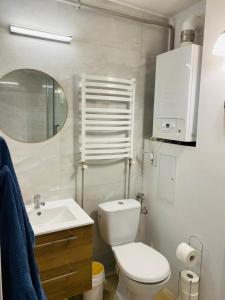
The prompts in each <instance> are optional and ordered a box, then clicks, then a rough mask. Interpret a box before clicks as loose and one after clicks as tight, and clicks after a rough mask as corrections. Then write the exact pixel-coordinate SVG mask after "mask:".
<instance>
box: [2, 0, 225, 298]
mask: <svg viewBox="0 0 225 300" xmlns="http://www.w3.org/2000/svg"><path fill="white" fill-rule="evenodd" d="M96 7H98V8H96ZM224 12H225V2H224V1H222V0H206V1H204V0H203V1H198V0H180V1H177V0H169V1H168V0H167V1H166V0H160V1H159V0H158V1H154V0H149V1H147V0H139V1H134V0H120V1H116V0H85V1H84V0H81V1H75V0H74V1H73V0H38V1H37V0H36V1H35V0H14V1H13V0H0V45H1V47H0V83H1V82H6V85H7V82H8V83H10V82H16V78H17V77H16V75H17V74H19V73H20V72H22V73H23V75H24V72H25V73H26V72H28V73H27V74H26V75H28V76H26V77H23V79H24V84H25V83H26V82H29V77H32V76H35V74H36V75H37V76H38V74H39V75H42V76H43V77H44V78H45V79H46V78H47V80H49V81H47V83H46V84H45V87H44V88H45V89H47V88H46V86H47V87H48V85H51V84H52V83H49V82H50V80H53V83H54V85H57V91H58V93H61V95H63V100H62V101H61V102H60V103H61V104H62V103H63V105H61V107H62V106H63V113H62V115H60V117H61V118H62V120H61V125H60V128H57V127H58V124H55V125H56V126H55V127H54V128H53V130H52V132H50V133H48V136H47V137H44V138H43V137H39V138H38V139H37V140H35V139H33V140H32V138H31V136H30V135H29V134H28V135H26V134H25V131H26V130H27V132H28V129H31V128H26V126H27V125H26V124H25V123H26V120H25V118H26V117H27V114H26V109H28V105H27V101H28V98H26V99H25V97H24V99H25V100H26V101H24V102H23V106H22V108H21V107H19V106H18V105H19V104H18V102H17V106H18V107H16V106H15V107H13V106H12V105H11V107H10V109H11V111H10V110H9V106H8V105H7V103H8V104H10V101H9V99H8V101H7V102H4V100H5V99H7V98H5V96H4V95H3V94H2V93H3V92H4V88H7V89H8V91H10V90H11V89H15V88H17V86H13V85H12V86H10V84H8V86H7V87H4V84H0V136H1V137H2V138H3V139H4V140H5V141H6V143H7V145H8V148H9V150H10V153H11V157H12V161H13V164H14V168H15V171H16V176H17V179H18V182H19V186H20V189H21V192H22V198H23V201H24V203H25V205H26V207H28V206H29V207H31V209H33V207H34V206H35V203H34V198H35V199H36V202H37V200H38V201H40V203H42V202H44V203H45V206H43V207H42V206H41V207H40V212H41V211H42V210H43V212H44V210H45V209H46V208H48V206H49V207H50V206H51V205H53V203H54V202H56V201H58V202H60V201H61V203H64V202H63V201H64V199H73V201H74V200H75V204H76V205H77V206H76V209H77V211H78V210H79V209H81V207H82V209H81V211H82V212H83V211H84V212H85V214H86V215H85V216H86V218H87V220H89V222H90V223H88V224H89V225H88V226H89V227H88V228H89V229H90V230H91V233H92V239H91V238H90V240H89V242H90V243H91V245H89V248H88V251H89V252H88V253H89V254H90V257H88V258H85V259H86V260H85V261H86V262H87V261H88V264H89V265H88V266H89V267H88V268H89V269H88V270H89V271H88V272H89V273H90V272H91V270H90V266H91V260H92V259H93V260H94V261H97V262H100V263H101V264H103V265H104V270H105V278H106V279H105V283H104V300H109V299H114V297H116V289H117V284H118V273H119V270H118V266H117V264H116V258H115V253H114V252H113V251H112V249H111V246H110V245H108V244H107V243H106V242H105V241H104V240H103V238H102V234H101V232H100V228H99V218H98V207H99V205H101V204H103V203H109V202H111V201H114V200H117V201H123V199H126V198H129V199H136V198H138V197H137V195H139V200H142V194H143V203H142V213H140V215H139V217H140V219H139V223H138V233H137V236H136V239H135V241H136V242H137V243H138V242H141V243H144V244H145V245H148V247H149V248H150V247H152V248H151V249H154V250H155V251H157V253H160V254H161V255H162V256H163V257H164V258H165V259H166V261H168V264H169V270H170V273H171V274H170V275H169V276H168V277H170V278H168V280H167V281H166V282H165V285H163V286H162V290H161V291H157V294H156V295H154V296H152V295H150V294H149V297H148V298H147V299H149V300H150V299H155V300H159V299H165V300H168V299H169V300H170V299H177V297H178V296H180V295H179V289H178V283H179V282H180V276H179V274H180V273H179V272H180V271H181V270H184V269H187V267H186V266H185V265H184V264H183V263H182V262H180V261H179V260H178V258H177V256H176V251H177V247H178V245H180V244H181V243H187V244H188V243H189V239H190V237H192V236H194V237H197V239H198V240H197V241H199V242H200V246H201V245H203V253H202V252H201V251H199V252H201V253H200V255H199V259H198V262H197V265H196V267H194V269H193V271H194V272H195V273H197V274H198V275H201V276H199V277H201V278H200V279H201V280H200V281H199V282H201V284H199V290H198V295H197V296H190V299H191V300H192V299H200V300H223V299H225V285H224V282H225V242H224V241H223V238H224V234H225V229H224V228H225V218H224V210H225V204H224V199H223V196H224V194H225V179H224V178H225V168H224V164H223V162H225V154H224V153H225V152H224V149H225V137H224V135H225V130H224V129H225V122H224V99H225V91H224V92H223V90H224V82H225V81H224V78H225V59H224V57H223V55H222V54H220V55H214V54H215V53H213V49H214V48H215V45H216V42H217V41H218V38H219V37H222V33H223V32H224V30H225V19H224ZM187 22H190V23H192V26H193V27H194V28H193V29H194V31H195V37H194V44H196V45H200V46H201V47H200V48H201V49H202V50H203V51H202V59H201V72H200V73H201V74H200V78H199V82H198V89H199V95H198V97H197V98H198V99H197V102H199V103H198V107H197V110H198V113H197V119H198V121H197V137H196V141H195V142H194V143H181V142H177V141H171V140H167V139H165V140H164V139H161V138H160V139H158V138H157V137H156V136H154V134H153V123H154V120H153V117H154V98H155V85H156V84H155V77H156V69H157V68H156V59H157V56H158V55H161V54H163V55H164V54H165V53H166V52H168V50H170V51H174V50H172V49H173V48H174V49H175V50H176V49H180V48H184V47H185V46H184V47H181V45H180V44H181V32H182V30H183V26H184V24H185V23H187ZM162 24H164V25H162ZM165 24H167V25H165ZM169 24H170V25H169ZM10 25H18V27H19V28H20V29H21V27H20V26H22V28H25V29H30V28H31V29H37V30H39V31H38V32H39V33H40V32H41V33H43V34H44V33H46V32H47V33H57V34H59V36H60V35H61V36H63V37H65V35H66V37H69V38H71V40H70V41H69V42H60V41H56V40H51V39H50V38H47V39H46V36H43V35H42V36H39V37H37V36H36V37H35V30H34V32H32V33H31V35H30V36H28V35H26V34H25V33H24V32H23V33H21V34H20V33H18V32H17V33H16V34H15V32H13V30H12V28H11V30H10V29H9V26H10ZM18 27H17V28H18ZM173 32H174V41H173V39H172V37H171V35H173ZM224 44H225V42H224ZM187 47H188V45H187ZM222 52H224V55H225V46H223V47H222ZM17 72H19V73H17ZM29 72H30V73H29ZM29 74H30V75H29ZM82 74H86V75H87V76H99V77H106V78H107V77H110V78H121V79H123V80H127V81H128V80H129V82H131V81H132V80H133V79H135V90H134V94H133V95H135V97H134V98H135V106H134V107H133V117H132V124H133V127H132V128H133V132H132V134H133V136H132V140H133V149H132V160H130V161H127V159H126V158H125V159H122V158H120V159H110V160H107V159H105V160H104V159H101V160H100V159H99V160H92V161H88V160H87V161H86V160H85V161H84V160H82V158H81V147H80V145H81V138H82V135H81V130H82V128H81V127H82V126H81V123H82V120H81V118H80V116H81V115H82V105H81V103H80V99H81V90H82V88H83V86H82V84H81V79H82ZM176 75H177V74H176V72H175V71H174V73H173V74H171V78H172V77H174V80H175V81H176V80H177V81H178V78H176ZM13 76H14V77H13ZM177 77H178V76H177ZM7 78H8V79H7ZM102 81H103V80H102ZM100 82H101V81H100ZM32 84H34V82H33V83H32ZM120 84H121V83H120ZM123 84H124V83H123ZM44 88H43V89H44ZM12 91H13V90H11V92H12ZM48 92H49V91H48ZM50 94H51V91H50ZM22 95H23V96H25V93H24V91H23V93H22ZM58 95H59V94H58ZM8 96H10V100H12V99H14V100H16V97H15V95H13V94H12V93H10V94H9V93H8ZM28 96H29V97H31V96H32V98H33V99H34V96H35V95H28ZM20 97H21V95H20ZM20 99H21V98H20ZM16 108H17V109H16ZM33 108H34V110H36V115H33V116H34V118H35V117H36V118H35V120H36V119H39V117H40V119H41V115H40V116H39V115H38V108H40V107H38V106H35V107H33ZM7 109H8V110H7ZM113 109H116V108H115V107H114V108H113ZM123 109H124V108H123ZM10 113H11V114H10ZM1 120H2V121H1ZM32 120H33V119H32ZM29 124H30V125H34V124H33V122H31V123H29ZM13 125H14V126H13ZM15 125H16V126H15ZM40 125H43V122H41V124H40ZM31 127H32V126H31ZM25 128H26V130H25ZM12 129H14V131H12ZM15 129H16V130H15ZM39 129H40V128H39ZM30 133H31V130H30ZM36 134H37V132H36ZM163 158H164V159H166V158H168V160H167V161H164V163H165V164H164V165H163ZM169 158H170V159H169ZM129 162H130V164H129ZM171 176H172V177H171ZM169 177H170V178H173V180H172V181H173V182H172V184H171V185H169V187H168V185H167V184H166V183H165V181H166V179H168V178H169ZM163 184H165V185H164V186H163V187H162V185H163ZM171 187H172V191H171V190H169V192H171V193H169V192H168V190H167V189H168V188H171ZM164 188H165V189H164ZM38 195H40V199H39V198H37V196H38ZM35 196H36V197H35ZM128 196H129V197H128ZM127 201H129V200H127ZM40 203H39V204H40ZM51 203H52V204H51ZM36 204H37V203H36ZM75 204H74V205H75ZM58 205H59V204H58ZM71 205H72V204H71ZM43 215H44V214H43ZM50 218H52V220H53V221H54V215H52V216H50ZM90 220H91V221H90ZM31 223H32V222H31ZM54 225H55V224H51V225H49V227H48V225H46V230H48V231H46V232H48V233H47V234H50V232H51V229H50V227H51V226H53V227H54ZM86 225H87V224H86ZM132 225H133V223H132ZM47 227H48V228H47ZM121 229H122V228H121ZM118 231H119V230H118ZM91 233H90V232H88V233H85V234H84V236H85V237H87V239H88V237H89V234H90V235H91ZM59 239H60V240H61V239H62V238H59ZM43 243H49V241H45V242H43V241H41V236H39V237H37V239H36V245H37V246H38V245H41V244H43ZM85 245H86V244H85ZM193 246H199V245H198V243H197V245H196V241H194V245H193ZM74 247H75V246H74ZM194 248H195V247H194ZM38 251H40V252H41V249H40V247H39V250H38ZM50 252H51V251H49V252H48V253H47V254H48V255H50ZM41 253H42V252H41ZM43 253H46V252H44V251H43ZM81 253H82V251H81V250H79V251H77V252H76V251H75V254H74V257H75V258H77V259H78V257H79V255H81ZM59 256H61V259H62V260H63V259H64V257H63V252H62V253H59ZM140 256H141V253H139V252H138V251H136V253H135V257H136V258H135V259H139V258H140ZM200 256H201V257H200ZM200 258H202V261H201V259H200ZM48 261H50V259H49V260H48ZM79 267H80V268H81V269H82V267H83V265H82V263H81V264H80V265H79ZM198 267H199V268H198ZM39 268H41V266H39ZM88 272H87V273H88ZM46 274H47V273H46ZM137 275H138V274H137ZM46 276H47V275H46ZM60 276H61V275H60ZM63 276H64V275H63ZM57 277H59V275H57ZM89 277H90V278H89V281H88V282H89V283H88V284H89V288H90V284H91V283H90V282H91V281H90V280H91V273H90V274H89ZM2 279H3V278H2ZM3 280H4V279H3ZM76 284H77V283H74V286H75V285H76ZM55 287H56V286H55ZM59 288H60V287H59ZM86 289H87V288H86ZM78 290H79V289H77V292H75V293H74V294H73V293H72V294H71V293H70V295H69V296H68V297H67V296H65V297H61V296H60V295H59V296H58V297H56V296H53V297H48V298H49V299H55V300H58V299H59V300H60V299H65V298H69V297H70V296H74V297H73V298H72V299H81V296H80V295H81V294H82V292H83V291H81V290H79V291H78ZM84 292H85V291H84ZM0 294H1V293H0ZM60 297H61V298H60ZM152 297H153V298H152ZM136 298H137V297H136ZM179 298H180V300H183V299H189V298H182V296H180V297H179ZM0 299H1V298H0ZM2 299H4V300H5V297H4V290H3V296H2ZM2 299H1V300H2ZM6 299H7V298H6ZM14 299H16V298H14ZM14 299H13V298H9V299H7V300H14ZM18 299H19V298H18ZM21 299H23V298H21ZM29 299H31V298H29ZM36 299H38V298H36ZM46 299H47V298H46ZM92 299H93V300H95V298H92ZM115 299H117V298H115ZM122 299H124V300H125V299H126V297H125V298H122ZM127 299H129V298H127ZM139 299H140V300H141V299H142V300H145V298H144V296H143V297H142V296H139ZM38 300H39V299H38ZM40 300H41V299H40Z"/></svg>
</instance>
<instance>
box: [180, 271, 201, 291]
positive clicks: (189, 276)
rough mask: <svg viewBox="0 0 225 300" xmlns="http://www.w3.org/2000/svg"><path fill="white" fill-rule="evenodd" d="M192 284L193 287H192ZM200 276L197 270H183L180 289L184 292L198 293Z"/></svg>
mask: <svg viewBox="0 0 225 300" xmlns="http://www.w3.org/2000/svg"><path fill="white" fill-rule="evenodd" d="M190 285H191V289H190ZM198 287H199V277H198V275H197V274H196V273H195V272H192V271H189V270H184V271H182V272H181V284H180V289H181V291H182V292H184V293H187V294H190V295H196V294H198Z"/></svg>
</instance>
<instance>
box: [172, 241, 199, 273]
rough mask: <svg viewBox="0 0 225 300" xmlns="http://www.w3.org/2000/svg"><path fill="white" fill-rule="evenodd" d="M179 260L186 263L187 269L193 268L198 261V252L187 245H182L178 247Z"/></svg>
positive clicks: (177, 255)
mask: <svg viewBox="0 0 225 300" xmlns="http://www.w3.org/2000/svg"><path fill="white" fill-rule="evenodd" d="M176 257H177V259H178V260H179V261H180V262H182V263H184V264H185V265H186V266H187V267H193V266H195V265H196V263H197V260H198V252H197V251H196V250H195V249H194V248H192V247H191V246H189V245H188V244H186V243H181V244H180V245H179V246H178V247H177V252H176Z"/></svg>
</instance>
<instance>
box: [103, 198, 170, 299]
mask: <svg viewBox="0 0 225 300" xmlns="http://www.w3.org/2000/svg"><path fill="white" fill-rule="evenodd" d="M140 210H141V207H140V203H139V202H138V201H136V200H133V199H128V200H117V201H110V202H105V203H101V204H99V205H98V221H99V229H100V234H101V237H102V238H103V240H104V241H105V242H106V243H107V244H109V245H110V246H111V247H112V250H113V253H114V255H115V259H116V262H117V266H118V269H119V284H118V287H117V291H116V299H118V300H151V299H153V296H154V295H155V294H157V293H158V292H159V291H160V290H161V289H162V288H163V287H164V285H165V283H166V282H167V281H168V280H169V279H170V274H171V273H170V266H169V263H168V261H167V259H166V258H165V257H164V256H163V255H162V254H160V253H159V252H158V251H156V250H154V249H153V248H151V247H149V246H147V245H145V244H143V243H135V242H134V241H135V238H136V235H137V232H138V225H139V219H140Z"/></svg>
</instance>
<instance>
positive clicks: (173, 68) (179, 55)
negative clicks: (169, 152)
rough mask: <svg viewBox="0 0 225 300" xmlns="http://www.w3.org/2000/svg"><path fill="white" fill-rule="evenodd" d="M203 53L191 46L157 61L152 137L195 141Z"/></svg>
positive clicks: (174, 51)
mask: <svg viewBox="0 0 225 300" xmlns="http://www.w3.org/2000/svg"><path fill="white" fill-rule="evenodd" d="M201 52H202V47H201V46H198V45H194V44H191V45H188V46H185V47H181V48H178V49H175V50H172V51H169V52H167V53H164V54H161V55H159V56H158V57H157V62H156V82H155V102H154V119H153V137H155V138H160V139H167V140H175V141H181V142H194V141H196V133H197V114H198V98H199V81H200V80H199V79H200V68H201Z"/></svg>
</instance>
